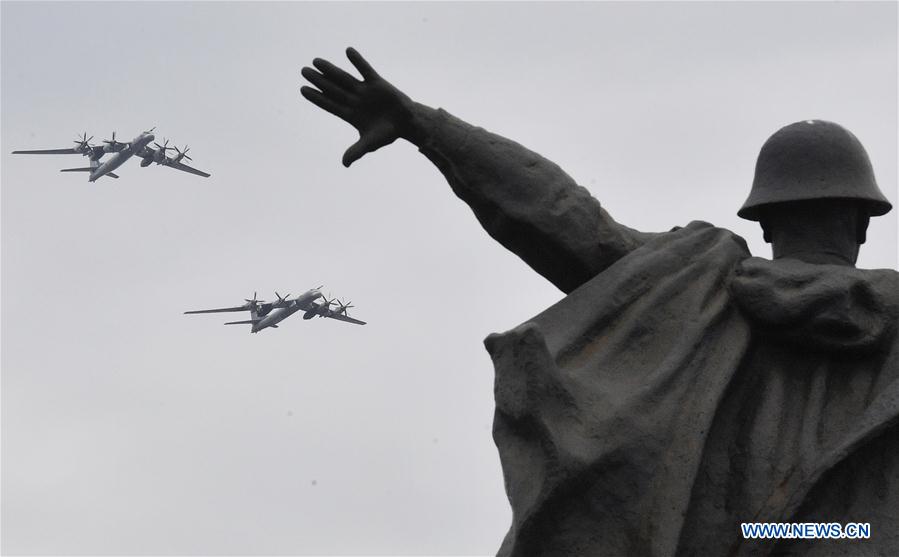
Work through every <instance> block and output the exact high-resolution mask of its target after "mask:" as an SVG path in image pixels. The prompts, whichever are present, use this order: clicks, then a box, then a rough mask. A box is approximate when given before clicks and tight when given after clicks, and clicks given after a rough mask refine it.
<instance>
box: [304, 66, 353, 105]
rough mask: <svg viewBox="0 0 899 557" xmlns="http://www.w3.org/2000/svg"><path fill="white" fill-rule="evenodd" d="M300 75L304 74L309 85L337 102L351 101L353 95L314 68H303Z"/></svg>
mask: <svg viewBox="0 0 899 557" xmlns="http://www.w3.org/2000/svg"><path fill="white" fill-rule="evenodd" d="M300 73H301V74H303V77H305V78H306V80H307V81H309V83H311V84H313V85H315V86H316V87H318V88H319V89H320V90H321V92H322V93H324V94H325V95H326V96H328V97H330V98H332V99H334V100H336V101H337V102H342V103H346V102H348V101H349V100H350V96H351V94H350V93H349V92H348V91H347V90H346V89H344V88H343V87H341V86H339V85H337V84H336V83H334V82H333V81H331V80H330V79H328V78H327V77H325V76H323V75H322V74H320V73H318V72H317V71H315V70H313V69H312V68H303V69H302V70H300Z"/></svg>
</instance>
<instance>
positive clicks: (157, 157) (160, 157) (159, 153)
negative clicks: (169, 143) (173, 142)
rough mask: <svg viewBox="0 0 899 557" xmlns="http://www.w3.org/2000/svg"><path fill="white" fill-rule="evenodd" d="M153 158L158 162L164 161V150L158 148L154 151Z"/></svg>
mask: <svg viewBox="0 0 899 557" xmlns="http://www.w3.org/2000/svg"><path fill="white" fill-rule="evenodd" d="M153 160H154V161H156V162H157V163H158V164H162V163H164V162H165V151H163V150H162V149H160V150H158V151H156V152H155V153H153Z"/></svg>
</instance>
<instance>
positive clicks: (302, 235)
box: [0, 2, 899, 555]
mask: <svg viewBox="0 0 899 557" xmlns="http://www.w3.org/2000/svg"><path fill="white" fill-rule="evenodd" d="M0 11H2V12H0V15H2V91H0V93H2V153H3V154H2V332H3V336H2V373H3V375H2V444H3V445H2V449H3V453H2V491H3V500H2V528H3V541H2V544H3V545H2V550H3V552H4V553H5V554H34V553H52V554H110V553H111V554H121V555H125V554H128V555H131V554H183V555H195V554H297V555H299V554H354V553H355V554H444V555H445V554H492V553H494V552H495V551H496V549H497V548H498V546H499V543H500V541H501V539H502V536H503V535H504V533H505V530H506V528H507V527H508V524H509V521H510V512H509V510H508V504H507V502H506V499H505V494H504V492H503V481H502V475H501V471H500V466H499V459H498V457H497V453H496V449H495V447H494V445H493V442H492V439H491V435H490V428H491V421H492V414H493V390H492V388H493V378H492V366H491V364H490V361H489V358H488V356H487V354H486V352H485V351H484V350H483V347H482V345H481V341H482V339H483V338H484V337H485V336H486V335H487V334H489V333H490V332H494V331H502V330H506V329H510V328H512V327H514V326H516V325H518V324H519V323H521V322H523V321H525V320H527V319H528V318H529V317H531V316H533V315H535V314H537V313H539V312H540V311H542V310H543V309H544V308H546V307H547V306H549V305H550V304H552V303H553V302H555V301H556V300H558V299H559V298H560V297H561V294H560V292H559V291H557V290H556V289H555V288H554V287H552V286H551V285H550V284H549V283H548V282H546V281H545V280H544V279H542V278H541V277H539V276H538V275H537V274H536V273H534V272H533V271H531V270H530V269H529V268H528V267H527V266H526V265H524V264H523V263H521V262H520V261H519V260H518V259H517V258H515V256H513V255H511V254H510V253H507V252H506V251H505V250H504V249H503V248H502V247H500V246H499V245H497V244H495V243H494V242H493V241H492V240H490V238H489V237H488V236H487V235H486V233H484V232H483V231H482V230H481V229H480V227H479V226H478V224H477V222H476V221H475V219H474V217H473V216H472V214H471V212H470V211H469V209H468V208H467V207H465V205H464V204H462V203H461V202H459V201H458V200H457V199H456V198H455V197H454V196H453V194H452V193H451V191H450V189H449V187H448V186H447V185H446V184H445V182H444V180H443V178H442V177H441V175H440V174H439V173H438V172H437V170H436V169H435V168H433V167H432V166H431V164H430V163H429V162H428V161H427V160H426V159H425V158H424V157H422V156H421V155H420V154H418V153H417V152H416V150H415V149H414V148H412V147H411V146H410V145H408V144H405V143H402V144H400V143H397V144H396V145H391V146H390V147H388V148H386V149H384V150H382V151H380V152H378V153H375V154H373V155H369V156H367V157H365V158H364V159H362V160H361V161H359V162H357V163H356V164H355V165H354V166H353V167H352V168H351V169H349V170H347V169H344V168H343V167H342V166H341V165H340V157H341V155H342V153H343V150H344V149H345V148H346V147H347V146H348V145H349V144H350V143H352V142H353V141H354V140H355V138H356V135H355V131H354V130H353V129H352V128H351V127H349V126H348V125H346V124H344V123H343V122H341V121H339V120H337V119H336V118H334V117H333V116H331V115H329V114H327V113H325V112H322V111H320V110H319V109H317V108H316V107H314V106H313V105H311V104H309V103H308V102H306V101H305V100H303V99H302V98H301V97H300V95H299V87H300V85H301V82H302V80H301V77H300V75H299V70H300V68H301V67H302V66H303V65H308V64H309V63H310V62H311V60H312V58H314V57H316V56H321V57H325V58H329V59H331V60H332V61H334V62H336V63H338V64H340V65H343V66H347V65H348V63H347V62H346V60H345V58H344V56H343V50H344V48H345V47H346V46H349V45H353V46H355V47H357V48H358V49H359V50H360V51H361V52H362V53H363V55H365V56H366V57H367V58H368V59H369V61H370V62H371V63H372V64H373V65H374V66H375V68H376V69H378V70H379V71H380V73H381V74H382V75H383V76H384V77H386V78H387V79H389V80H391V81H392V82H393V83H394V84H396V85H397V86H398V87H400V88H401V89H403V90H404V91H406V92H407V93H408V94H409V95H410V96H412V97H413V98H414V99H416V100H418V101H420V102H423V103H425V104H428V105H431V106H440V107H443V108H445V109H447V110H449V111H450V112H452V113H454V114H456V115H457V116H459V117H461V118H463V119H466V120H467V121H469V122H472V123H475V124H478V125H481V126H484V127H486V128H487V129H490V130H491V131H495V132H497V133H500V134H502V135H506V136H507V137H510V138H513V139H515V140H517V141H519V142H521V143H522V144H524V145H526V146H528V147H530V148H531V149H533V150H535V151H537V152H539V153H541V154H543V155H544V156H546V157H547V158H549V159H551V160H553V161H555V162H557V163H558V164H559V165H560V166H561V167H562V168H564V169H565V170H566V171H567V172H568V173H569V174H570V175H571V176H573V177H574V178H575V179H576V180H577V181H578V182H579V183H581V184H583V185H585V186H587V187H588V188H589V189H590V190H591V191H592V192H593V193H594V195H595V196H596V197H597V198H599V199H600V201H602V202H603V204H604V205H605V206H606V208H607V209H608V210H609V211H610V212H611V214H612V215H613V216H614V217H616V219H617V220H619V221H620V222H623V223H625V224H628V225H630V226H632V227H634V228H638V229H642V230H649V231H657V230H666V229H669V228H671V227H672V226H676V225H684V224H686V223H688V222H689V221H691V220H694V219H701V220H706V221H710V222H713V223H715V224H717V225H720V226H723V227H726V228H730V229H731V230H734V231H735V232H737V233H738V234H740V235H742V236H743V237H745V238H746V239H747V240H748V242H749V245H750V247H751V249H752V251H753V252H754V253H755V254H757V255H761V256H764V257H768V256H769V255H770V249H769V248H768V246H766V245H765V244H764V243H763V242H762V241H761V232H760V230H759V228H758V226H757V225H756V224H754V223H749V222H745V221H741V220H740V219H738V218H737V217H736V215H735V213H736V210H737V208H738V207H739V206H740V205H741V204H742V202H743V200H744V199H745V197H746V195H747V193H748V190H749V185H750V183H751V180H752V172H753V168H754V164H755V157H756V155H757V154H758V150H759V148H760V147H761V145H762V143H763V142H764V141H765V139H766V138H767V137H768V136H769V135H770V134H771V133H773V132H774V131H776V130H777V129H778V128H779V127H781V126H783V125H786V124H788V123H791V122H794V121H797V120H803V119H809V118H822V119H827V120H833V121H836V122H839V123H841V124H843V125H844V126H846V127H847V128H849V129H850V130H852V131H853V132H854V133H855V134H856V135H857V136H858V137H859V138H860V139H861V141H862V143H863V144H864V145H865V146H866V148H867V149H868V152H869V154H870V156H871V159H872V161H873V164H874V168H875V172H876V174H877V179H878V181H879V183H880V185H881V189H883V191H884V193H885V194H886V196H887V197H888V198H889V199H890V200H891V201H892V202H893V203H894V204H895V203H896V201H897V195H896V168H897V160H896V154H897V150H899V149H897V108H896V106H897V105H896V103H897V90H896V89H897V76H896V66H897V59H896V58H897V55H896V51H897V33H896V22H897V6H896V4H895V3H869V4H861V3H800V4H786V3H752V4H733V3H665V4H659V3H653V4H639V3H630V4H613V3H594V4H589V3H587V4H585V3H572V4H543V3H528V4H517V3H494V4H480V3H459V4H442V3H391V4H380V3H366V4H356V3H353V4H350V3H340V4H317V3H271V4H268V3H266V4H262V3H256V4H248V3H227V4H226V3H140V4H137V3H128V4H123V3H62V4H60V3H15V2H3V3H2V6H0ZM151 126H157V136H158V137H160V138H162V137H166V138H169V139H171V141H172V142H174V143H175V144H177V145H178V146H179V147H180V146H183V145H184V144H185V143H188V144H190V147H191V155H192V156H193V157H194V165H195V166H197V167H199V168H201V169H204V170H207V171H209V172H211V173H212V177H211V178H209V179H203V178H199V177H196V176H191V175H188V174H182V173H178V172H174V171H171V170H169V169H165V168H162V167H158V166H154V167H151V168H146V169H143V168H140V167H139V165H138V163H137V162H136V161H129V162H128V163H127V164H126V166H123V167H122V168H121V169H120V170H119V174H120V175H121V178H120V179H119V180H111V179H108V178H107V179H102V180H100V181H98V182H96V183H92V184H91V183H88V182H87V181H86V177H85V176H84V175H80V174H60V173H59V172H58V169H60V168H65V167H71V166H80V165H82V163H83V159H82V158H81V157H77V156H74V155H72V156H59V157H49V156H48V157H37V156H31V157H29V156H24V155H17V156H12V155H10V154H9V151H11V150H13V149H29V148H56V147H66V146H71V145H74V143H72V140H73V139H74V138H75V137H76V134H79V133H81V132H82V131H87V132H88V134H89V135H90V134H93V135H94V138H95V139H94V141H95V142H97V141H99V140H100V139H103V138H108V137H109V134H110V133H111V132H112V130H116V132H117V137H118V138H119V139H123V140H124V139H130V138H132V137H134V136H135V135H137V134H138V133H139V132H140V131H141V130H145V129H147V128H149V127H151ZM896 230H897V228H896V211H893V212H892V213H891V214H890V215H888V216H886V217H882V218H878V219H874V220H873V221H872V224H871V228H870V230H869V233H868V244H867V245H865V246H864V247H863V249H862V254H861V257H860V261H859V266H860V267H868V268H876V267H891V268H895V267H896ZM319 284H324V285H325V291H326V292H327V291H330V292H332V293H333V294H335V295H337V296H340V297H343V298H344V299H347V298H348V299H351V300H352V301H353V302H354V305H356V306H357V308H355V309H354V310H353V311H354V313H353V312H351V313H352V314H353V315H354V316H356V317H359V318H361V319H365V320H367V321H368V322H369V325H367V326H365V327H355V326H352V325H348V324H345V323H340V322H337V321H332V320H324V319H321V320H315V321H303V320H302V319H300V318H299V317H295V318H293V319H291V320H288V321H285V322H284V323H282V326H281V327H280V328H279V329H276V330H271V329H270V330H266V331H264V332H263V333H260V334H258V335H251V334H249V332H248V330H247V328H246V327H243V326H231V327H223V326H222V325H221V323H223V322H224V321H226V320H228V319H226V318H227V317H230V315H225V316H224V318H223V316H220V315H210V316H185V315H182V312H183V311H185V310H188V309H198V308H206V307H219V306H227V305H232V304H234V303H242V299H243V298H245V297H249V296H251V295H252V294H253V291H254V290H255V291H258V292H259V295H260V297H266V298H268V299H271V298H272V296H273V294H272V291H273V290H278V291H279V292H281V293H282V294H283V293H285V292H290V293H292V294H298V293H300V292H302V291H304V290H306V289H308V288H311V287H314V286H317V285H319Z"/></svg>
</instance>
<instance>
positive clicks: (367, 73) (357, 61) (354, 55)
mask: <svg viewBox="0 0 899 557" xmlns="http://www.w3.org/2000/svg"><path fill="white" fill-rule="evenodd" d="M346 57H347V58H349V59H350V62H352V64H353V65H354V66H356V69H357V70H359V73H360V74H361V75H362V77H363V79H376V78H377V77H379V76H378V72H376V71H375V69H374V68H372V67H371V64H369V63H368V62H366V61H365V58H363V57H362V55H361V54H359V52H358V51H357V50H356V49H355V48H353V47H349V48H348V49H346Z"/></svg>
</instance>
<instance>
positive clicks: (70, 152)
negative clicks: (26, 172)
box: [12, 147, 81, 155]
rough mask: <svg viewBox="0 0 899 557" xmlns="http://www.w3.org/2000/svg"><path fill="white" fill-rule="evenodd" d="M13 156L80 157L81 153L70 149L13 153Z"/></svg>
mask: <svg viewBox="0 0 899 557" xmlns="http://www.w3.org/2000/svg"><path fill="white" fill-rule="evenodd" d="M12 154H13V155H80V154H81V151H76V150H75V149H73V148H71V147H69V148H68V149H32V150H30V151H13V152H12Z"/></svg>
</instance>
